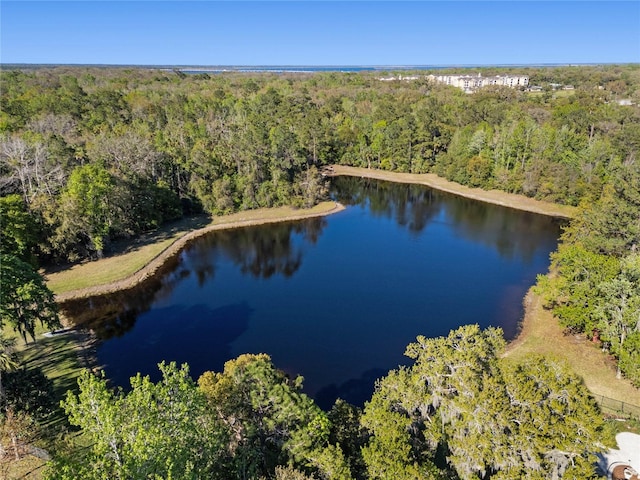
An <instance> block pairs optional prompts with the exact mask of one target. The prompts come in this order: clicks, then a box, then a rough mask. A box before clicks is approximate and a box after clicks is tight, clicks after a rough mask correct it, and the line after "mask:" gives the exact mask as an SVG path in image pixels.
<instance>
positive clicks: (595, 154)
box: [0, 65, 640, 479]
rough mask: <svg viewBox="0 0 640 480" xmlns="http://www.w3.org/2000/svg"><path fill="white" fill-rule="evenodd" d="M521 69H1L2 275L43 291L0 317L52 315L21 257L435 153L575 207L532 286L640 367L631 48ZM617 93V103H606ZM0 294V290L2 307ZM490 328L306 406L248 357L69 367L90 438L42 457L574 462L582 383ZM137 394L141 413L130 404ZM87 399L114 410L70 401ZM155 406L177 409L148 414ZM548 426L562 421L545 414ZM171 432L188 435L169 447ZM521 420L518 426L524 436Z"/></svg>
mask: <svg viewBox="0 0 640 480" xmlns="http://www.w3.org/2000/svg"><path fill="white" fill-rule="evenodd" d="M512 70H513V69H512ZM522 70H523V73H526V74H528V75H529V76H530V83H531V84H532V85H540V86H542V91H541V92H525V91H519V90H515V89H508V88H504V87H496V88H486V89H483V90H480V91H479V92H477V93H474V94H472V95H468V94H465V93H463V92H462V91H460V90H458V89H455V88H452V87H447V86H442V85H433V84H430V83H429V82H428V81H427V80H426V79H419V80H415V81H391V82H388V81H385V82H383V81H380V80H379V79H378V76H379V75H380V73H379V72H375V73H370V72H367V73H336V72H330V73H317V74H310V75H293V74H280V75H276V74H222V75H208V74H196V75H185V74H183V73H181V72H167V71H154V70H147V69H102V68H100V69H98V68H62V67H61V68H51V69H49V68H46V69H37V70H30V71H26V70H25V71H2V72H0V83H1V84H2V91H1V107H2V108H0V194H1V195H2V196H1V197H0V216H1V222H2V231H1V232H0V250H1V253H2V254H3V261H2V265H1V266H2V275H3V279H5V278H9V277H7V275H8V274H11V279H12V281H13V280H15V282H17V283H16V288H15V289H13V288H12V292H15V293H25V290H24V289H22V288H18V287H20V285H19V284H20V283H21V282H22V283H25V284H27V282H29V285H36V287H35V290H36V291H37V292H38V294H40V295H41V297H39V300H38V302H39V303H37V302H35V301H34V300H32V299H30V298H29V295H30V293H29V292H27V293H28V295H26V297H24V296H23V297H22V298H17V299H13V298H12V299H11V301H12V302H14V304H15V305H18V307H20V308H21V307H22V306H24V305H25V304H27V305H28V306H29V308H31V310H30V315H31V316H30V317H29V322H28V323H24V322H22V323H20V322H21V320H20V319H11V318H9V317H6V318H5V317H4V316H3V317H2V324H3V325H6V323H7V321H8V323H9V324H14V325H15V322H18V323H17V325H18V328H19V329H20V330H21V333H22V334H23V335H25V338H26V334H27V333H29V334H31V336H33V326H34V325H35V321H36V320H37V319H38V318H37V312H38V311H40V310H41V309H40V306H42V305H45V306H47V312H48V315H49V317H47V319H45V322H48V323H50V324H51V325H54V324H55V322H56V321H57V317H56V316H55V305H54V304H53V300H52V299H53V297H52V296H50V292H47V291H46V287H45V286H44V285H42V280H41V278H40V279H38V278H37V277H38V275H37V272H35V271H33V272H32V273H28V272H27V270H28V268H29V264H30V265H32V266H34V267H35V266H36V265H37V264H38V263H44V262H67V261H76V260H80V259H87V258H96V257H99V256H101V255H102V254H103V252H108V251H109V246H110V244H111V243H112V242H113V241H115V240H118V239H121V238H127V237H131V236H135V235H138V234H140V233H143V232H146V231H149V230H152V229H154V228H157V227H158V226H160V225H162V224H163V223H165V222H167V221H171V220H174V219H178V218H180V217H182V216H185V215H191V214H194V213H202V212H205V213H208V214H211V215H220V214H224V213H229V212H232V211H237V210H242V209H252V208H258V207H269V206H277V205H296V206H310V205H313V204H314V203H316V202H317V201H319V200H321V199H323V198H325V196H326V192H327V189H326V184H325V181H324V180H323V178H322V176H321V175H320V170H321V169H322V167H323V166H325V165H330V164H334V163H341V164H346V165H353V166H360V167H369V168H379V169H386V170H390V171H398V172H415V173H426V172H432V173H437V174H438V175H441V176H443V177H446V178H448V179H450V180H453V181H456V182H458V183H461V184H465V185H469V186H474V187H481V188H497V189H502V190H505V191H508V192H512V193H518V194H523V195H527V196H530V197H534V198H538V199H542V200H548V201H553V202H557V203H561V204H568V205H576V206H578V207H579V208H578V214H577V217H576V218H575V219H574V220H573V221H572V222H571V225H570V226H569V227H568V228H567V229H566V231H565V233H564V234H563V238H562V242H561V245H560V248H559V249H558V252H556V253H555V254H554V256H553V259H552V269H553V271H554V273H555V275H554V276H553V277H541V279H540V281H539V284H538V287H537V288H538V289H539V292H540V293H541V294H542V295H543V297H544V298H545V300H546V302H547V306H548V307H549V308H552V309H553V310H554V313H555V314H556V315H557V316H558V318H559V319H560V321H561V322H562V324H563V325H564V326H565V327H567V329H569V330H570V331H573V332H582V333H585V334H587V335H589V336H592V335H593V336H595V337H597V338H599V339H600V340H601V341H603V342H604V345H605V346H606V347H607V348H608V349H609V351H610V352H611V353H612V354H613V355H614V356H615V357H616V358H617V359H618V365H619V368H620V374H621V375H622V374H624V375H625V376H626V377H628V378H629V379H630V380H631V381H632V382H634V384H635V385H636V386H638V385H640V332H639V328H640V326H639V325H638V322H637V319H638V318H639V315H640V253H639V252H637V246H638V244H639V242H640V166H639V160H638V153H639V152H640V108H639V107H638V103H640V93H639V92H640V89H639V88H638V87H639V86H640V66H637V65H628V66H588V67H558V68H526V69H522ZM499 71H500V70H497V69H496V70H493V69H486V70H483V74H485V75H489V74H492V73H498V72H499ZM551 84H563V85H569V84H570V85H572V86H573V87H574V90H571V91H569V90H561V89H560V90H554V89H553V88H554V87H553V86H552V85H551ZM624 99H630V100H631V101H632V102H635V105H620V104H618V100H624ZM16 272H17V273H16ZM24 272H27V273H28V274H24ZM25 275H26V276H25ZM27 277H28V278H27ZM32 277H33V278H32ZM6 294H7V291H6V289H5V288H3V291H2V308H3V312H4V311H5V310H4V308H5V303H6V302H5V300H7V295H6ZM14 304H12V305H14ZM7 311H8V310H7ZM15 311H17V310H15ZM7 319H9V320H7ZM39 320H40V321H43V319H42V318H40V319H39ZM498 337H499V335H498V334H497V333H496V332H494V331H487V332H479V331H477V330H474V329H473V328H472V327H468V328H467V329H462V330H459V331H457V332H453V333H452V334H451V336H450V337H449V339H434V340H426V339H419V340H418V344H412V345H411V346H409V348H408V350H407V353H408V355H409V356H410V357H411V358H415V359H416V365H415V366H414V367H411V368H407V369H400V370H398V371H393V372H390V373H389V376H388V377H385V379H383V380H381V381H380V382H379V384H378V386H377V388H376V393H374V396H373V398H372V399H371V402H369V403H368V405H367V408H366V409H365V411H364V413H362V412H360V411H359V410H358V409H355V408H353V407H351V406H348V405H344V404H341V405H336V407H334V410H332V411H331V412H329V413H328V414H324V413H322V412H319V411H318V410H317V407H316V406H315V405H314V404H313V402H311V401H310V400H308V399H306V400H305V399H304V397H302V396H301V395H302V394H301V393H300V392H299V387H300V385H299V383H296V382H293V383H292V381H291V380H288V379H286V378H284V377H283V376H282V374H281V373H278V372H277V370H275V368H274V367H273V366H271V364H270V360H269V359H268V358H264V357H260V356H258V357H246V358H239V359H237V360H235V361H233V362H232V363H230V364H229V369H230V371H229V372H226V371H225V372H223V373H219V374H213V373H212V374H211V375H212V377H210V378H209V379H208V380H207V381H205V380H202V379H201V382H200V384H199V385H198V386H197V387H196V385H195V384H193V382H191V380H189V379H188V378H187V377H186V376H185V374H183V373H180V372H179V371H177V370H176V368H175V367H166V366H165V367H163V368H164V369H165V370H163V372H164V374H165V379H164V380H163V382H164V383H162V382H161V383H159V384H157V385H152V384H150V382H148V381H144V380H139V381H138V383H137V384H136V385H134V386H133V388H132V391H131V393H129V394H127V395H125V394H119V395H118V394H114V393H112V392H111V393H110V392H109V391H108V389H107V388H106V384H105V383H104V381H102V380H100V379H96V378H95V377H92V376H88V377H86V378H83V379H82V381H81V385H80V393H79V395H78V396H77V397H73V395H72V396H70V397H69V399H67V401H66V403H65V404H66V409H67V413H68V414H69V416H70V421H71V422H72V423H73V424H75V425H78V426H79V427H80V428H82V429H83V431H84V432H85V433H86V434H88V435H90V436H93V437H91V438H92V439H93V442H94V444H93V447H92V448H91V449H88V450H86V451H85V452H84V455H86V457H82V456H78V455H79V453H78V452H77V451H75V450H74V451H73V452H72V454H70V455H69V456H65V455H64V454H61V455H60V456H58V457H57V458H56V463H55V467H56V469H55V470H54V473H52V476H53V477H54V478H78V476H80V477H83V478H94V477H91V475H92V474H94V473H95V475H96V476H95V478H102V477H100V475H102V476H103V477H104V476H105V475H106V476H108V477H110V478H131V477H136V478H139V477H140V475H143V473H142V472H143V470H144V469H145V468H146V469H147V470H144V475H143V476H144V477H145V478H146V477H148V476H153V475H156V476H161V477H166V476H175V474H176V473H177V472H178V471H182V472H188V471H191V472H194V475H192V476H193V477H194V478H196V477H197V475H196V473H197V472H198V471H202V472H208V471H211V472H218V473H219V474H220V476H221V478H258V477H259V476H266V477H274V476H275V478H282V479H284V478H308V477H309V476H310V475H315V476H316V477H318V478H352V477H353V478H489V477H490V478H492V479H494V478H495V479H497V478H505V479H506V478H550V477H551V476H555V477H557V478H560V477H563V476H565V477H566V478H576V477H577V476H581V477H583V478H592V477H593V476H594V475H595V473H594V470H593V461H592V460H593V457H592V454H593V453H594V452H595V450H594V449H597V448H596V447H595V445H596V443H597V437H598V435H604V433H603V431H602V425H601V423H600V421H599V420H598V418H599V417H598V412H597V409H595V407H593V405H592V404H590V403H589V402H590V401H589V400H588V394H587V392H586V390H585V389H584V387H583V386H582V385H581V384H580V382H579V381H577V379H575V378H574V377H572V376H571V374H569V373H568V372H566V371H564V370H563V369H562V368H561V367H559V366H557V365H553V364H549V363H548V362H546V361H544V360H540V359H529V360H527V361H526V362H525V363H523V364H520V365H518V366H514V365H511V364H508V362H503V361H502V360H501V359H498V358H497V355H495V353H496V352H499V351H500V349H501V348H502V344H501V343H500V342H501V341H499V340H497V338H498ZM467 341H468V342H470V343H469V344H472V343H477V344H479V345H483V346H484V347H486V348H485V350H484V353H481V352H479V351H476V350H473V348H471V347H469V351H470V352H472V353H470V356H469V357H463V358H462V357H461V358H458V357H456V353H455V352H457V351H458V350H457V346H458V345H459V344H460V342H467ZM1 350H2V349H0V356H2V355H3V351H1ZM429 352H431V353H429ZM487 352H493V353H487ZM440 357H442V358H448V359H449V360H450V361H449V363H446V362H445V363H442V364H439V363H438V359H439V358H440ZM472 357H473V358H472ZM3 358H4V357H3ZM460 363H463V364H464V365H465V367H464V368H460ZM0 371H1V370H0ZM434 372H435V373H434ZM443 372H444V373H446V372H449V373H451V372H454V373H455V374H454V375H453V376H452V377H451V378H452V380H451V382H452V383H448V384H440V383H438V382H439V380H438V379H439V378H440V376H441V374H443ZM432 374H433V375H436V377H437V378H431V377H429V375H432ZM20 375H25V373H24V372H22V373H20V374H19V375H18V376H17V377H16V376H15V375H13V378H14V380H13V383H11V382H12V380H11V378H12V375H9V378H8V379H7V382H6V385H8V386H7V388H6V399H5V393H3V392H2V391H1V389H0V400H2V401H4V403H5V405H4V406H3V407H6V406H7V405H11V409H12V410H11V411H12V412H13V411H14V410H20V409H23V410H25V411H27V410H28V408H27V407H25V406H24V405H23V403H24V402H25V401H26V400H24V399H22V400H15V396H16V395H18V397H20V398H22V397H21V396H20V395H22V396H25V395H26V397H25V398H28V397H29V396H30V395H31V394H30V393H28V394H25V392H26V391H28V389H29V388H30V387H28V386H29V385H35V386H34V387H33V388H34V389H35V390H33V391H36V390H37V391H38V392H40V393H41V395H40V396H39V397H38V399H44V398H45V397H48V396H50V395H49V394H47V393H46V388H45V387H46V380H44V379H42V378H41V376H40V377H39V376H38V375H37V372H36V374H34V375H33V376H34V379H35V380H34V379H31V380H33V382H31V380H29V381H28V382H27V381H24V380H16V378H21V379H24V377H20ZM447 375H448V373H447ZM447 375H445V376H447ZM5 376H6V374H5ZM418 379H420V381H418ZM425 379H429V380H428V381H426V382H425ZM36 380H37V382H36ZM3 381H4V379H3ZM30 382H31V383H30ZM38 382H39V383H38ZM101 382H102V383H101ZM202 382H205V383H202ZM206 382H209V383H206ZM265 382H266V383H265ZM421 382H422V383H421ZM456 382H457V383H456ZM36 383H37V385H36ZM256 386H257V387H256ZM254 387H256V388H258V387H260V388H258V389H257V390H253V388H254ZM574 388H575V390H574ZM42 392H44V393H42ZM172 392H173V393H172ZM175 392H181V393H180V395H182V396H180V397H179V401H178V400H176V401H174V399H176V398H177V397H174V396H172V395H174V393H175ZM463 392H466V393H463ZM12 395H13V397H12ZM264 395H266V397H265V396H264ZM534 397H535V398H534ZM11 398H13V400H11V402H13V403H11V402H10V399H11ZM148 399H153V402H152V405H154V408H156V407H157V410H154V409H153V408H152V409H150V410H149V409H148V408H146V407H145V408H143V407H141V405H143V404H144V402H143V400H144V401H147V400H148ZM21 402H22V403H21ZM43 402H44V400H43ZM85 402H86V403H85ZM576 402H577V403H576ZM27 403H28V402H27ZM96 404H100V405H101V408H100V409H99V410H100V411H102V410H104V412H106V413H105V415H107V414H108V415H111V416H108V417H98V416H97V415H99V412H98V411H96V410H93V411H87V410H83V408H85V407H87V405H93V406H95V405H96ZM207 405H208V407H207ZM279 405H281V406H282V408H280V406H279ZM287 405H288V406H287ZM533 406H535V408H534V407H533ZM174 409H176V410H174ZM336 409H338V410H337V411H338V412H339V413H332V412H334V411H336ZM367 409H368V410H367ZM45 410H46V409H45ZM5 412H9V410H5ZM212 412H214V413H213V414H212ZM502 412H508V415H507V414H506V413H504V414H503V413H502ZM146 414H148V415H151V417H145V416H144V415H146ZM167 414H170V415H171V417H170V418H171V419H172V421H173V423H171V422H169V425H170V426H171V429H169V430H164V429H163V427H162V426H161V425H164V424H167V418H166V417H164V416H163V415H167ZM191 415H194V416H191ZM332 415H336V416H337V417H336V418H333V419H332V417H331V416H332ZM503 415H507V416H503ZM527 415H528V416H527ZM5 417H6V415H5ZM214 417H215V420H214ZM6 418H8V417H6ZM6 418H5V421H4V424H3V425H4V426H5V427H6V425H7V421H6ZM132 418H133V419H136V421H138V422H139V423H138V424H136V423H135V422H133V425H138V427H139V426H140V425H144V426H145V427H144V428H142V427H140V428H138V427H135V428H136V431H138V432H140V431H142V430H145V431H148V433H149V436H148V437H145V438H144V439H142V440H140V441H141V442H142V443H136V442H137V440H136V438H135V436H131V435H129V434H127V432H129V433H131V431H128V430H127V427H126V424H127V422H129V421H130V420H131V419H132ZM510 418H511V419H513V418H516V419H517V421H515V424H516V425H517V426H516V425H514V424H512V423H511V420H509V419H510ZM474 419H476V420H474ZM478 419H479V420H480V421H478ZM559 419H562V421H559ZM154 421H156V422H157V423H154ZM91 422H93V423H91ZM313 422H315V423H313ZM505 422H506V423H505ZM308 425H314V428H315V427H317V429H316V430H314V431H316V432H318V433H317V436H314V435H315V434H313V435H312V434H311V433H310V432H308V431H307V430H305V428H306V426H308ZM526 425H531V426H535V428H534V429H533V430H531V431H530V430H527V428H525V426H526ZM99 426H103V427H104V426H106V427H105V428H107V429H106V430H104V431H100V430H99V428H98V427H99ZM194 426H198V427H197V428H200V427H201V428H202V429H204V430H197V429H196V430H197V431H194V430H193V429H194V428H195V427H194ZM436 426H439V427H438V428H436ZM147 427H148V428H147ZM564 427H567V428H568V429H570V430H571V431H570V432H569V431H564V430H558V429H562V428H564ZM132 428H133V427H132ZM532 428H533V427H532ZM114 429H115V430H114ZM208 429H210V430H208ZM114 431H116V432H120V433H121V434H122V435H123V436H122V437H117V436H116V434H114V433H113V432H114ZM202 431H208V432H209V433H210V434H211V435H209V436H208V437H207V438H204V437H203V436H201V435H200V434H201V433H202ZM576 431H584V432H585V434H584V435H585V436H584V437H580V436H578V437H576ZM109 435H111V436H109ZM154 435H155V436H154ZM532 436H533V437H532ZM178 438H180V439H184V441H183V442H180V444H181V445H183V446H184V448H182V449H175V448H174V449H173V450H171V451H168V450H167V448H168V447H170V446H171V447H175V445H176V443H175V442H174V443H171V440H172V439H173V440H176V439H178ZM531 438H535V439H536V441H535V442H533V444H532V445H534V446H533V447H532V449H531V450H523V449H522V447H524V446H526V445H527V444H528V443H527V442H529V440H530V439H531ZM525 439H526V440H525ZM574 439H575V440H576V441H577V442H578V444H579V445H576V444H572V443H571V441H573V440H574ZM207 442H213V443H214V444H215V445H213V444H212V443H207ZM163 446H164V449H163ZM157 452H166V455H165V453H163V454H162V455H158V454H157ZM194 455H195V456H194ZM162 459H166V462H165V463H163V464H162V465H160V464H157V463H154V462H156V461H158V460H162ZM445 459H446V460H445ZM287 465H288V467H286V466H287ZM93 467H95V471H93V472H92V471H91V470H90V468H93ZM223 467H224V468H223ZM276 467H277V468H276ZM136 469H140V470H136ZM105 472H106V473H105ZM212 475H213V473H212ZM185 478H187V477H186V476H185ZM211 478H215V476H212V477H211Z"/></svg>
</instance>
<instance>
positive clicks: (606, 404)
mask: <svg viewBox="0 0 640 480" xmlns="http://www.w3.org/2000/svg"><path fill="white" fill-rule="evenodd" d="M593 398H594V399H595V400H596V402H598V405H600V408H601V409H602V411H603V412H605V413H613V414H616V415H621V416H623V417H631V418H636V419H638V420H640V405H634V404H632V403H628V402H623V401H622V400H615V399H613V398H609V397H605V396H604V395H594V396H593Z"/></svg>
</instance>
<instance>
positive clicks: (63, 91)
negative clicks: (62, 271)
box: [0, 66, 640, 261]
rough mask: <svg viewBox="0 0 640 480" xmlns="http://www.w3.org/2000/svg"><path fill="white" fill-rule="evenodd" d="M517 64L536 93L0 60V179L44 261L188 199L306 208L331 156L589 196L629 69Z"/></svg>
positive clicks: (105, 241) (596, 189) (80, 254)
mask: <svg viewBox="0 0 640 480" xmlns="http://www.w3.org/2000/svg"><path fill="white" fill-rule="evenodd" d="M511 70H513V69H511ZM498 71H499V70H497V69H487V70H485V71H484V72H483V73H484V74H485V75H488V74H491V73H497V72H498ZM524 71H525V72H526V73H527V74H529V75H530V77H531V81H530V82H531V84H537V85H541V86H543V87H544V88H545V89H546V91H543V92H541V93H528V92H522V91H518V90H514V89H508V88H485V89H482V90H481V91H479V92H477V93H475V94H473V95H467V94H465V93H463V92H462V91H460V90H459V89H455V88H451V87H446V86H442V85H431V84H429V82H428V81H427V80H426V79H420V80H416V81H407V82H405V81H397V82H383V81H380V80H378V77H379V74H378V73H377V72H376V73H336V72H330V73H317V74H312V75H275V74H250V75H247V74H228V75H227V74H218V75H208V74H196V75H186V74H183V73H181V72H167V71H156V70H146V69H104V68H92V69H87V68H63V67H60V68H53V69H36V70H28V71H2V72H1V75H2V76H1V81H2V85H3V88H2V96H1V99H2V109H1V110H0V175H1V176H0V192H1V193H2V195H3V196H6V195H8V194H17V195H20V196H21V197H22V202H23V203H24V205H25V207H26V209H27V211H28V213H29V214H30V215H31V217H32V218H33V220H34V225H35V226H36V227H37V233H38V234H37V238H34V243H35V245H36V249H35V250H34V251H35V252H36V253H37V255H38V256H39V257H40V258H41V259H43V260H46V261H68V260H72V261H73V260H78V259H82V258H95V257H96V256H100V255H101V254H102V253H103V252H104V251H105V250H107V251H108V248H109V244H110V242H112V241H113V240H115V239H118V238H122V237H129V236H132V235H136V234H139V233H141V232H144V231H148V230H150V229H153V228H156V227H157V226H158V225H160V224H162V223H164V222H166V221H169V220H174V219H176V218H179V217H181V216H183V215H188V214H191V213H194V212H200V211H204V212H207V213H211V214H214V215H219V214H224V213H229V212H232V211H236V210H242V209H251V208H257V207H270V206H277V205H285V204H286V205H298V206H310V205H312V204H314V203H316V202H317V201H318V200H319V199H321V198H323V196H324V195H325V194H326V188H325V185H324V183H323V181H322V178H321V176H320V175H319V172H318V169H319V168H321V167H322V166H324V165H329V164H333V163H343V164H347V165H354V166H362V167H370V168H381V169H386V170H393V171H399V172H415V173H425V172H433V173H437V174H438V175H441V176H443V177H446V178H448V179H450V180H453V181H456V182H458V183H461V184H465V185H470V186H476V187H481V188H498V189H502V190H505V191H509V192H513V193H520V194H523V195H527V196H531V197H534V198H538V199H542V200H549V201H554V202H558V203H563V204H569V205H577V204H578V203H579V202H580V201H581V200H582V199H583V198H587V197H589V198H598V197H599V195H600V193H601V192H602V190H603V188H604V185H605V184H607V183H611V178H612V173H613V171H614V170H616V169H618V170H619V169H620V168H624V164H625V162H628V161H629V159H633V158H635V156H636V154H637V149H638V145H637V144H638V137H639V136H640V127H639V125H640V122H639V121H638V117H639V115H640V114H639V113H638V108H637V106H633V107H630V106H620V105H618V104H617V103H616V100H618V99H626V98H633V99H636V101H637V100H639V99H638V93H637V92H638V89H637V85H638V84H639V83H640V80H639V77H640V69H639V68H637V66H606V67H605V66H603V67H580V68H577V67H576V68H569V67H566V68H549V69H544V68H539V69H531V68H528V69H524ZM551 83H558V84H565V85H567V84H571V85H573V86H574V88H575V89H576V90H575V91H574V93H573V94H571V95H568V96H565V95H560V94H558V92H555V91H552V90H551V89H550V88H551V87H550V86H549V85H550V84H551ZM560 93H561V94H562V93H564V91H560ZM556 97H557V98H556Z"/></svg>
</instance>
